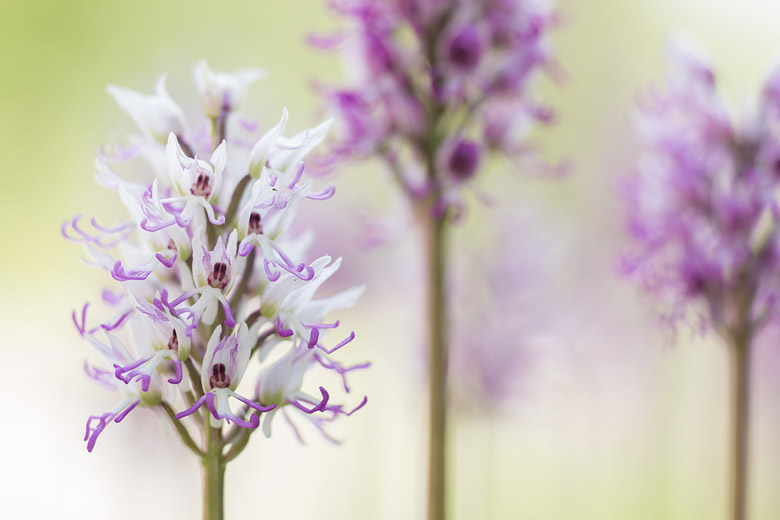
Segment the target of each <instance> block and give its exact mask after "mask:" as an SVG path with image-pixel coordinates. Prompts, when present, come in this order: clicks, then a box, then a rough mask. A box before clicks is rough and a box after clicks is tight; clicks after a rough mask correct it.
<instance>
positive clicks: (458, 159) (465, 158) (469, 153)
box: [447, 140, 479, 181]
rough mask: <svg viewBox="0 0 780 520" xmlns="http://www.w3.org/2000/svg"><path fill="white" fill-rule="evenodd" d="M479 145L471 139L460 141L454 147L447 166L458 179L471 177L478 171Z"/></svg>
mask: <svg viewBox="0 0 780 520" xmlns="http://www.w3.org/2000/svg"><path fill="white" fill-rule="evenodd" d="M478 164H479V146H477V144H476V143H474V142H471V141H465V140H464V141H459V142H458V143H457V144H456V145H455V146H454V147H453V149H452V152H451V153H450V157H449V159H448V161H447V166H448V168H449V170H450V172H451V173H452V176H453V177H454V178H455V179H456V180H458V181H465V180H467V179H469V178H470V177H471V176H472V175H474V172H476V171H477V166H478Z"/></svg>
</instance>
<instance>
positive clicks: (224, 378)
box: [209, 363, 230, 388]
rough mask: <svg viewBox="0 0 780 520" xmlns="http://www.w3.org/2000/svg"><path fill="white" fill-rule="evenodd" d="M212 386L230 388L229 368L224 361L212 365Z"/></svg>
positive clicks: (210, 381) (210, 380)
mask: <svg viewBox="0 0 780 520" xmlns="http://www.w3.org/2000/svg"><path fill="white" fill-rule="evenodd" d="M209 384H210V385H211V388H228V387H229V386H230V378H229V377H228V375H227V369H226V367H225V364H224V363H217V364H215V365H214V366H213V367H211V377H209Z"/></svg>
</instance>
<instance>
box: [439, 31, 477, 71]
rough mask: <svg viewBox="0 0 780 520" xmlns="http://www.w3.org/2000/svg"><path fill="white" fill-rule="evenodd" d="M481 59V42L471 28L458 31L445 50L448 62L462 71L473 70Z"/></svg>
mask: <svg viewBox="0 0 780 520" xmlns="http://www.w3.org/2000/svg"><path fill="white" fill-rule="evenodd" d="M481 57H482V42H480V40H479V35H478V34H477V31H476V29H474V28H473V27H466V28H464V29H463V30H462V31H460V32H459V33H458V34H457V35H456V36H455V37H454V38H453V39H452V40H451V41H450V44H449V47H448V48H447V58H448V59H449V61H450V62H451V63H452V64H453V65H456V66H458V67H460V68H463V69H473V68H474V67H476V66H477V65H478V64H479V60H480V58H481Z"/></svg>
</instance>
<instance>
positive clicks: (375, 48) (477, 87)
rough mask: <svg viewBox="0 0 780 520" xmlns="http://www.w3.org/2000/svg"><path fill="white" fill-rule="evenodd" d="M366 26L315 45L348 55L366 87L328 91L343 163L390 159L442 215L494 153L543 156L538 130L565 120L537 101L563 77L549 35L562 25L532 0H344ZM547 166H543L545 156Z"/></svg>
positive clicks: (403, 180) (349, 13) (358, 82)
mask: <svg viewBox="0 0 780 520" xmlns="http://www.w3.org/2000/svg"><path fill="white" fill-rule="evenodd" d="M330 4H331V5H332V6H333V7H334V9H335V10H337V11H338V12H339V13H340V14H342V15H344V16H346V17H348V18H349V19H351V20H352V22H353V25H354V28H353V29H352V30H345V31H344V32H342V33H339V34H336V35H334V36H332V37H327V38H326V37H316V38H315V37H313V38H311V40H312V43H313V44H314V45H316V46H318V47H321V48H328V49H339V50H343V51H345V52H347V53H349V54H348V60H349V63H348V65H349V67H350V72H351V73H353V75H354V76H355V79H354V82H353V83H354V84H353V85H350V86H348V87H345V88H327V87H325V88H323V91H324V95H325V97H326V99H327V100H328V101H329V103H330V105H331V106H332V107H333V108H334V110H335V111H336V112H337V113H338V114H339V115H340V117H339V122H340V126H341V131H340V136H341V138H342V145H341V146H337V147H336V152H335V154H336V155H339V154H351V155H357V156H360V157H367V156H374V155H375V156H379V157H381V158H382V159H383V161H384V162H386V163H387V165H388V166H389V167H390V169H391V170H392V171H393V172H394V174H395V175H396V177H397V180H398V181H399V182H400V184H401V186H402V187H403V188H404V189H405V191H406V192H407V193H408V194H409V195H410V196H412V197H415V198H425V197H428V196H430V195H432V194H433V195H434V196H435V197H436V199H437V200H436V202H437V205H436V207H437V208H438V209H439V210H441V211H442V212H443V211H444V210H446V209H447V208H449V207H455V208H458V207H460V206H461V205H462V196H461V193H460V192H461V188H463V187H464V186H465V185H466V184H467V183H468V182H469V181H470V180H471V179H472V178H473V177H474V175H475V173H476V172H477V171H478V169H479V166H480V163H481V162H482V161H483V156H484V155H485V153H486V152H487V151H490V150H493V151H500V152H502V153H504V154H510V155H512V156H515V157H517V156H520V155H523V156H525V157H527V158H532V157H535V156H534V154H533V153H530V152H533V149H532V147H531V146H530V145H529V144H528V143H527V137H528V132H529V130H530V129H531V128H532V127H533V126H534V125H535V124H537V123H549V122H551V121H552V119H553V117H554V115H553V112H552V110H551V109H550V108H549V107H547V106H542V105H541V104H539V103H537V102H535V101H534V100H533V99H532V98H531V96H530V94H529V91H530V85H531V83H532V82H533V80H534V78H536V77H537V76H539V73H540V72H541V71H546V72H548V73H549V74H551V75H552V76H553V77H559V76H560V71H559V70H558V67H557V64H556V62H555V60H554V59H553V58H552V56H551V52H550V50H549V45H548V42H547V35H548V33H549V30H550V29H551V28H553V27H554V26H555V25H556V24H557V23H558V17H557V15H556V13H555V12H554V11H552V10H551V9H550V8H549V7H548V6H546V5H545V4H544V2H540V1H531V2H528V1H525V0H478V1H472V0H468V1H466V0H455V1H452V2H443V1H440V0H334V1H332V2H330ZM536 159H538V157H536Z"/></svg>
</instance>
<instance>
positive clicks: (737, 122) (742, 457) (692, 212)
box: [623, 42, 780, 520]
mask: <svg viewBox="0 0 780 520" xmlns="http://www.w3.org/2000/svg"><path fill="white" fill-rule="evenodd" d="M669 58H670V59H669V62H670V67H669V75H668V80H667V86H666V88H665V89H664V90H662V91H660V92H653V93H652V94H651V95H650V96H649V99H646V100H645V102H644V103H643V104H642V105H641V106H640V113H639V118H638V123H639V130H640V135H641V137H642V139H643V142H644V143H643V144H644V150H643V153H642V155H641V156H640V159H639V161H638V163H637V167H636V170H635V172H634V174H633V176H632V177H631V178H630V179H628V180H627V182H626V184H625V186H624V197H625V200H626V203H627V204H626V205H627V210H628V212H627V223H626V224H627V225H626V227H627V230H628V233H629V234H630V236H631V238H632V242H633V243H632V246H631V249H630V252H629V253H627V254H626V255H625V257H624V259H623V267H624V271H625V272H626V273H627V274H629V275H630V276H631V277H633V278H635V279H637V280H638V281H639V283H640V284H641V285H642V286H643V287H644V289H646V290H647V291H648V292H649V293H650V294H652V295H653V296H654V297H657V298H659V299H660V300H662V301H663V302H664V303H665V304H666V309H667V316H666V318H667V321H668V322H669V323H672V324H675V323H677V322H678V321H680V320H683V319H686V318H690V317H692V316H693V317H695V318H696V321H697V322H698V324H699V326H701V327H702V328H703V329H705V330H713V331H715V332H716V333H718V334H719V335H720V336H721V337H722V338H723V340H724V341H725V342H726V343H727V344H728V347H729V354H730V356H731V360H730V361H731V368H732V376H733V381H732V392H733V394H732V399H731V402H732V417H731V419H732V425H731V427H732V435H731V454H730V458H731V469H732V472H733V473H732V485H733V490H732V518H733V519H734V520H743V519H744V518H745V508H746V502H747V499H746V497H747V486H746V475H747V461H748V431H749V429H748V425H749V420H748V418H749V413H748V410H749V408H750V397H749V396H750V387H751V384H750V377H751V370H750V358H751V351H752V350H753V346H754V343H755V339H756V337H757V336H758V335H759V334H760V333H761V332H762V330H764V329H765V327H766V326H767V324H769V323H773V322H774V323H777V318H778V315H779V313H778V310H779V309H778V307H777V305H776V302H777V298H778V294H779V293H780V254H779V253H780V233H778V231H779V230H780V228H779V227H778V224H779V223H780V212H778V206H777V193H778V189H779V188H780V176H778V168H777V166H778V164H779V163H778V150H779V149H780V148H779V147H780V112H778V106H779V104H778V103H780V89H778V77H780V76H779V74H780V69H778V70H776V71H775V72H774V73H773V74H772V75H771V76H770V77H769V79H768V81H767V83H766V85H765V87H764V91H763V95H762V96H761V98H760V99H759V100H758V103H757V106H756V107H755V109H754V110H752V111H749V112H746V113H743V114H739V117H737V118H734V117H732V116H731V115H730V114H729V111H728V110H727V109H726V105H725V103H724V102H723V101H722V100H721V98H720V97H719V95H718V92H717V90H716V78H715V74H714V73H713V71H712V68H711V67H709V66H708V65H707V63H706V61H705V60H704V59H702V58H701V57H700V55H698V54H697V53H695V52H693V51H691V50H690V49H689V48H686V47H685V46H683V45H681V44H680V43H679V42H675V43H673V44H672V45H671V46H670V56H669Z"/></svg>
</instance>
